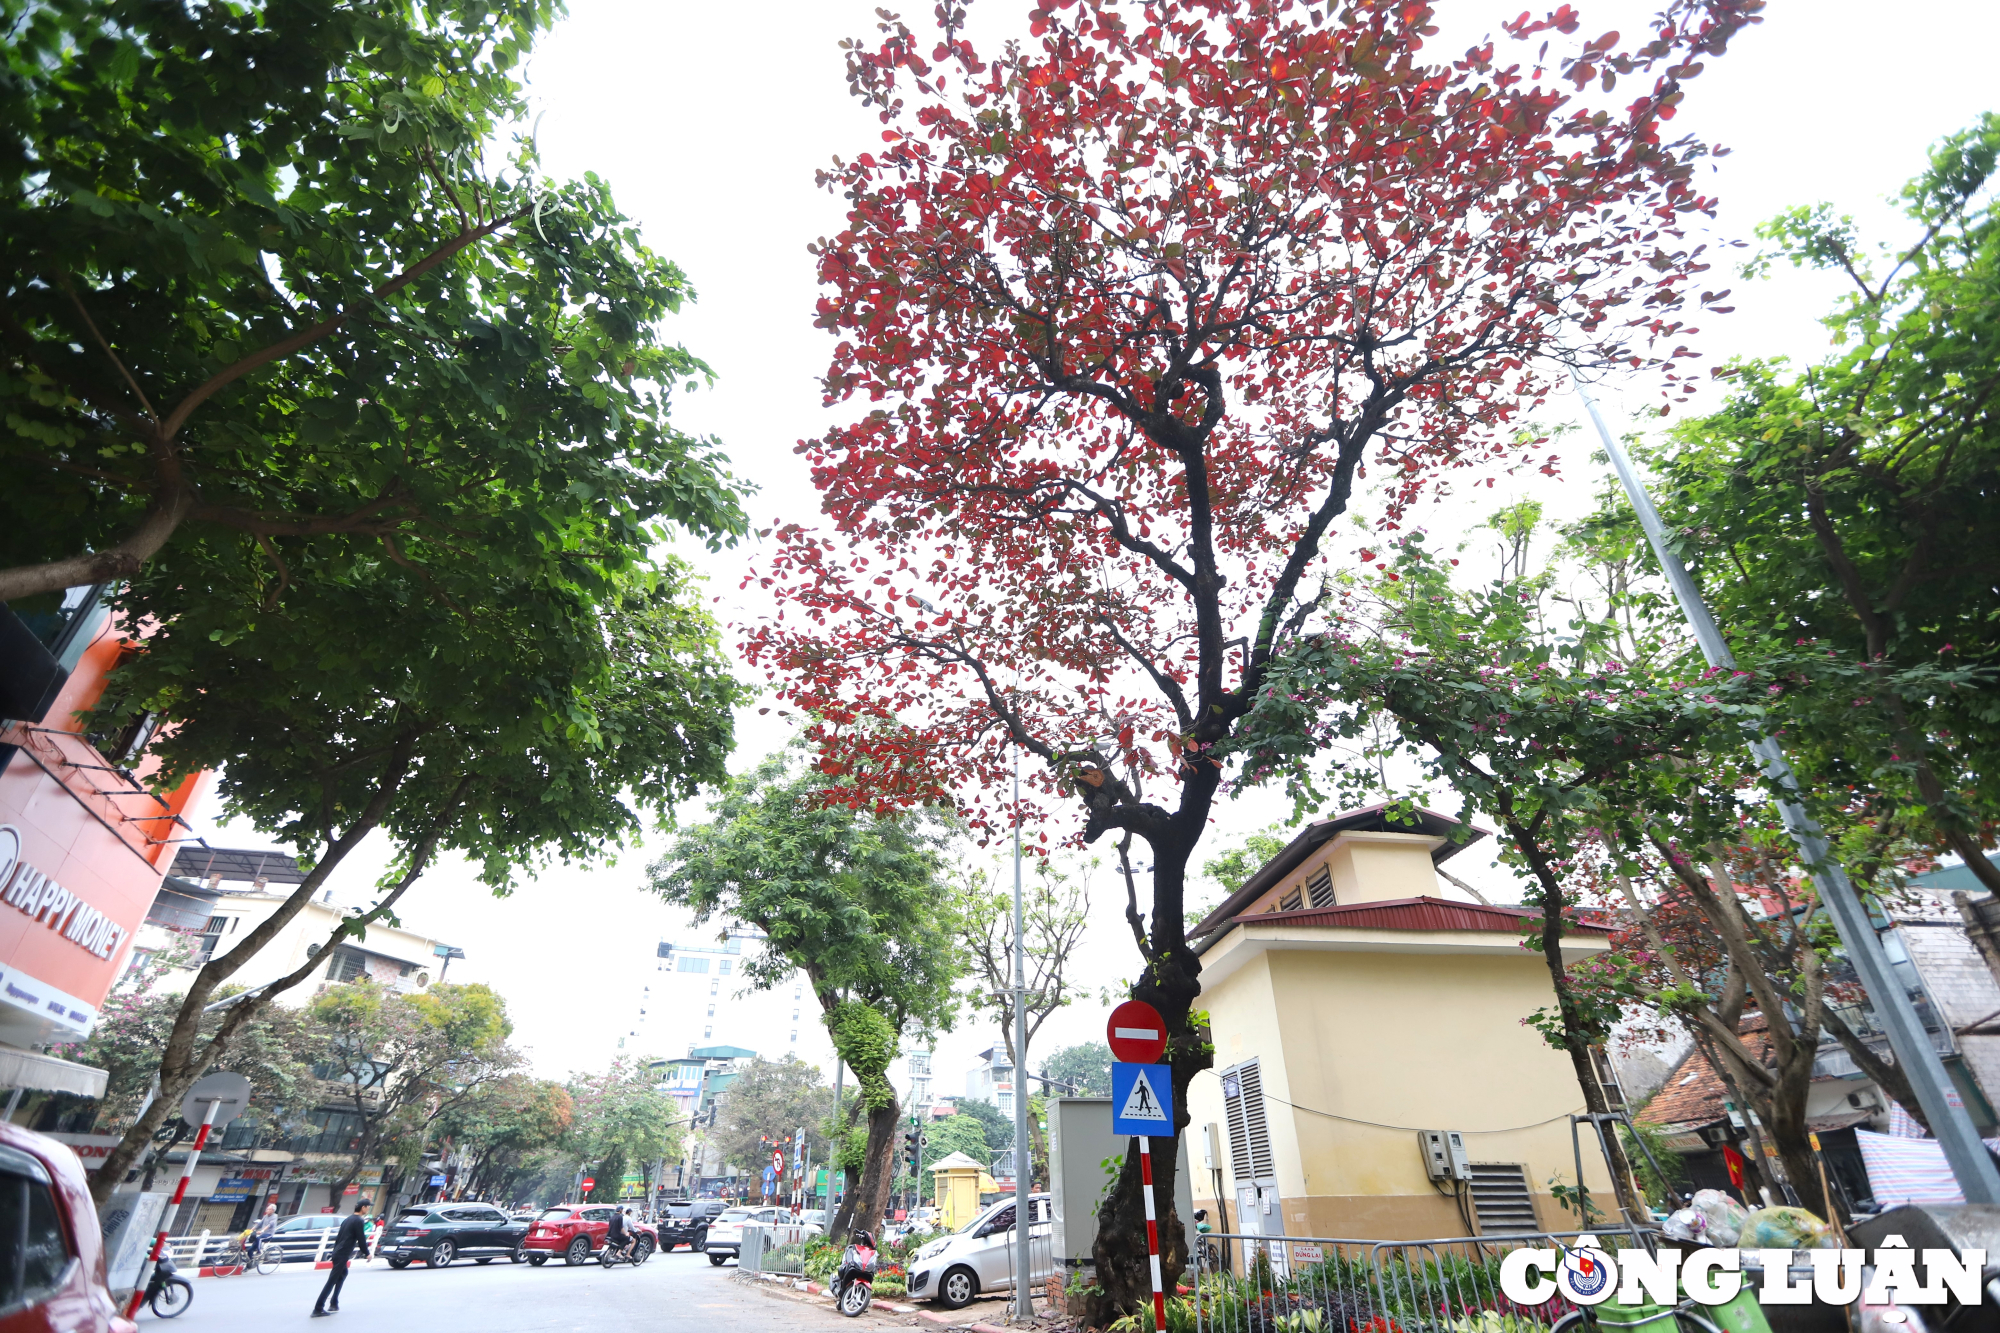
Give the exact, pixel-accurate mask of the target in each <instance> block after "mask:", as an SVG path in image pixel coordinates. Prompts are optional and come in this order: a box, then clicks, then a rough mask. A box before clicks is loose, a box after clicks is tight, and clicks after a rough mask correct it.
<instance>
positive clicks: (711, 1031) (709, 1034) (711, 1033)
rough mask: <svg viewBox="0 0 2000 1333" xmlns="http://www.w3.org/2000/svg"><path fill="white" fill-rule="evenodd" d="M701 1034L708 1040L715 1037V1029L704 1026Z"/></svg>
mask: <svg viewBox="0 0 2000 1333" xmlns="http://www.w3.org/2000/svg"><path fill="white" fill-rule="evenodd" d="M701 1035H702V1040H704V1041H706V1040H707V1039H708V1038H710V1037H713V1036H714V1035H715V1029H714V1028H703V1029H702V1030H701Z"/></svg>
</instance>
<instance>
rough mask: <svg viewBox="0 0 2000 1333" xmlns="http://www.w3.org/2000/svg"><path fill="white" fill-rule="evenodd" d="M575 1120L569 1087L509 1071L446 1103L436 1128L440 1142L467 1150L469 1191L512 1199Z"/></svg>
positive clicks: (562, 1138)
mask: <svg viewBox="0 0 2000 1333" xmlns="http://www.w3.org/2000/svg"><path fill="white" fill-rule="evenodd" d="M575 1118H576V1102H575V1099H573V1098H572V1097H571V1096H570V1094H569V1089H567V1088H565V1087H563V1086H562V1085H561V1084H560V1083H556V1082H554V1081H552V1080H549V1079H539V1078H532V1077H530V1076H528V1075H525V1074H511V1075H508V1076H506V1077H503V1078H500V1079H497V1080H492V1081H488V1082H486V1083H483V1084H482V1085H481V1086H480V1087H479V1088H478V1089H477V1090H476V1091H475V1092H473V1093H472V1094H471V1095H469V1096H465V1097H460V1098H458V1099H456V1100H455V1101H453V1102H452V1103H451V1104H450V1105H448V1106H446V1107H444V1108H443V1109H442V1110H440V1112H439V1113H438V1116H437V1119H436V1123H435V1128H436V1131H437V1137H438V1141H439V1142H440V1143H445V1142H449V1143H451V1144H452V1145H453V1146H454V1147H459V1148H463V1149H465V1150H466V1151H467V1152H469V1153H470V1154H471V1159H472V1165H471V1169H470V1170H469V1171H468V1172H467V1175H466V1188H467V1189H468V1190H469V1191H470V1192H471V1193H473V1194H475V1195H487V1196H492V1197H496V1198H513V1197H516V1196H517V1191H518V1190H519V1189H520V1188H521V1187H522V1186H524V1185H526V1184H527V1183H528V1181H529V1180H530V1178H531V1177H533V1176H534V1175H536V1174H538V1172H539V1170H540V1168H541V1167H542V1165H543V1164H544V1162H543V1159H544V1158H545V1156H547V1155H548V1154H550V1153H552V1152H553V1150H554V1149H555V1148H556V1147H557V1146H558V1145H559V1144H560V1143H562V1141H563V1140H564V1138H565V1137H566V1136H567V1135H568V1133H569V1129H570V1125H571V1124H572V1123H573V1121H574V1120H575Z"/></svg>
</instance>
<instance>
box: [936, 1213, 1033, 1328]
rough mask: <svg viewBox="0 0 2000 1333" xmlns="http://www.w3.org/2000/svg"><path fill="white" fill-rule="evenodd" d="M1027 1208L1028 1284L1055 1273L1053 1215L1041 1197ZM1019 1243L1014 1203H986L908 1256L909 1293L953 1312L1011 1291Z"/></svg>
mask: <svg viewBox="0 0 2000 1333" xmlns="http://www.w3.org/2000/svg"><path fill="white" fill-rule="evenodd" d="M1028 1208H1029V1210H1030V1211H1029V1215H1028V1216H1029V1223H1028V1252H1029V1255H1030V1259H1031V1262H1032V1273H1031V1276H1030V1278H1029V1280H1030V1281H1031V1282H1040V1281H1042V1280H1043V1279H1044V1278H1046V1277H1048V1275H1049V1274H1050V1273H1052V1272H1054V1271H1055V1258H1054V1256H1055V1243H1054V1242H1055V1214H1054V1212H1053V1211H1052V1205H1051V1204H1050V1202H1049V1196H1048V1195H1046V1194H1031V1195H1029V1196H1028ZM1019 1243H1020V1242H1019V1240H1018V1239H1017V1238H1016V1236H1015V1234H1014V1201H1013V1200H1012V1199H1003V1200H1001V1201H1000V1202H998V1203H995V1204H992V1205H989V1206H988V1207H987V1208H986V1209H984V1210H983V1211H982V1212H981V1213H980V1214H979V1215H978V1216H977V1217H975V1218H973V1219H972V1220H971V1221H970V1222H967V1223H966V1224H965V1225H964V1226H962V1227H960V1228H959V1229H958V1230H957V1231H954V1232H953V1233H952V1234H951V1235H949V1236H943V1237H940V1238H939V1239H937V1240H934V1241H932V1242H931V1243H930V1244H928V1245H926V1246H924V1247H923V1248H922V1249H920V1250H918V1251H917V1252H916V1254H915V1255H913V1256H911V1258H910V1281H909V1291H910V1295H911V1296H913V1297H915V1298H916V1299H918V1300H934V1301H936V1302H937V1303H938V1304H940V1305H942V1306H944V1307H945V1309H947V1310H956V1309H959V1308H961V1307H962V1306H965V1305H966V1304H968V1303H970V1302H971V1301H972V1299H973V1298H974V1297H976V1296H978V1295H979V1294H980V1293H982V1292H989V1291H1008V1290H1011V1289H1012V1288H1013V1285H1014V1270H1015V1267H1016V1259H1015V1252H1016V1250H1017V1248H1018V1246H1019Z"/></svg>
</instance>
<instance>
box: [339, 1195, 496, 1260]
mask: <svg viewBox="0 0 2000 1333" xmlns="http://www.w3.org/2000/svg"><path fill="white" fill-rule="evenodd" d="M529 1225H530V1224H529V1223H526V1222H517V1221H515V1220H514V1219H512V1218H510V1217H508V1216H507V1214H505V1213H503V1212H501V1211H500V1210H499V1209H498V1208H495V1207H494V1206H493V1205H492V1204H490V1203H418V1204H411V1205H410V1206H409V1207H408V1208H405V1209H404V1210H403V1211H402V1212H400V1213H398V1214H396V1220H395V1221H394V1222H391V1223H390V1224H389V1226H388V1229H387V1230H386V1231H384V1232H383V1233H382V1239H381V1242H380V1243H379V1244H378V1245H377V1247H376V1252H377V1253H378V1254H380V1255H382V1256H383V1257H384V1258H386V1259H387V1260H388V1261H389V1267H391V1268H408V1267H409V1266H410V1265H411V1264H412V1263H414V1262H415V1261H416V1260H418V1259H421V1260H423V1261H424V1263H425V1264H427V1265H429V1266H430V1267H432V1268H443V1267H445V1266H446V1265H448V1264H450V1263H451V1261H452V1260H454V1259H456V1258H458V1257H460V1256H461V1255H463V1256H464V1257H466V1258H468V1259H472V1260H474V1261H475V1262H478V1263H482V1264H490V1263H492V1262H493V1261H494V1260H495V1259H499V1258H503V1257H504V1258H508V1259H512V1260H513V1261H514V1262H515V1263H517V1264H518V1263H520V1262H521V1261H522V1259H524V1258H525V1257H526V1255H525V1254H524V1253H523V1252H522V1249H521V1242H522V1241H523V1240H525V1239H526V1238H527V1235H528V1227H529Z"/></svg>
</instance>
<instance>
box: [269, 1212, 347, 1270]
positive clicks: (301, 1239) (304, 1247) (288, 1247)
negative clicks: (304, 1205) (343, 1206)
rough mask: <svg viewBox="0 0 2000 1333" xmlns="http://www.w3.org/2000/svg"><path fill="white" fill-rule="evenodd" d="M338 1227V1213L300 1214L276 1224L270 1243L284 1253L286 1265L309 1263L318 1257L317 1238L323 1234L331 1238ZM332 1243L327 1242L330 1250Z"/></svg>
mask: <svg viewBox="0 0 2000 1333" xmlns="http://www.w3.org/2000/svg"><path fill="white" fill-rule="evenodd" d="M339 1227H340V1215H339V1214H338V1213H300V1214H298V1215H297V1216H296V1217H288V1218H286V1219H285V1220H284V1221H282V1222H280V1223H278V1230H277V1234H275V1235H274V1236H272V1237H271V1243H272V1244H274V1245H276V1246H277V1247H278V1248H279V1249H281V1250H283V1251H284V1253H285V1262H286V1263H288V1264H297V1263H308V1264H309V1263H311V1262H313V1261H314V1260H315V1259H317V1258H319V1257H320V1250H319V1238H320V1234H321V1233H322V1232H324V1233H325V1234H326V1235H328V1236H331V1235H332V1234H333V1233H334V1232H335V1231H336V1230H338V1229H339ZM332 1245H333V1242H332V1241H331V1240H328V1241H327V1246H328V1247H329V1248H331V1247H332Z"/></svg>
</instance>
